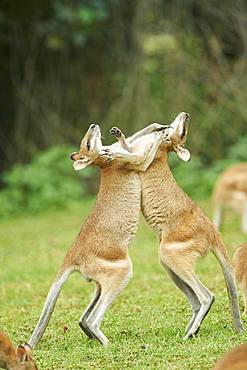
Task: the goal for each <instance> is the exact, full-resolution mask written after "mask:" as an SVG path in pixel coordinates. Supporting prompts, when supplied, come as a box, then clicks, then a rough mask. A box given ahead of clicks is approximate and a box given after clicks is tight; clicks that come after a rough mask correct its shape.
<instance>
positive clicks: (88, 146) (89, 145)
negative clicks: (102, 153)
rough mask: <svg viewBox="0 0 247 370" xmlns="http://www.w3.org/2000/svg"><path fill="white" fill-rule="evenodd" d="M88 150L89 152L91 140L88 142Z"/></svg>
mask: <svg viewBox="0 0 247 370" xmlns="http://www.w3.org/2000/svg"><path fill="white" fill-rule="evenodd" d="M87 150H88V151H89V150H90V141H89V140H88V141H87Z"/></svg>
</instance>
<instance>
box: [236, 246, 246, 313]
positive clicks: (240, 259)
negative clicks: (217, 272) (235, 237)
mask: <svg viewBox="0 0 247 370" xmlns="http://www.w3.org/2000/svg"><path fill="white" fill-rule="evenodd" d="M233 267H234V273H235V276H236V279H237V282H238V284H239V287H240V289H241V290H242V293H243V297H244V314H245V315H246V314H247V243H244V244H242V245H240V247H238V248H237V249H236V251H235V253H234V255H233Z"/></svg>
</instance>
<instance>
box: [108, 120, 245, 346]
mask: <svg viewBox="0 0 247 370" xmlns="http://www.w3.org/2000/svg"><path fill="white" fill-rule="evenodd" d="M188 119H189V115H188V114H187V113H181V114H179V115H178V116H177V118H176V119H175V121H174V122H173V123H172V124H171V125H170V130H169V134H168V137H167V138H166V139H165V140H163V141H162V143H161V145H160V146H159V149H158V151H157V154H156V156H155V159H154V160H153V162H152V164H151V165H150V166H149V168H148V169H147V171H146V172H143V173H141V172H140V178H141V184H142V198H141V208H142V213H143V215H144V217H145V219H146V221H147V222H148V224H149V225H150V226H151V227H152V228H153V230H154V231H156V232H157V234H158V236H159V240H160V246H159V258H160V262H161V265H162V266H163V267H164V268H165V269H166V270H167V272H168V274H169V275H170V277H171V278H172V280H173V281H174V283H175V284H176V285H177V287H178V288H179V289H180V290H181V291H182V292H183V293H184V294H185V295H186V297H187V299H188V301H189V303H190V305H191V307H192V311H193V314H192V318H191V320H190V322H189V324H188V326H187V329H186V335H185V339H187V338H189V337H191V336H193V335H194V334H196V333H197V332H198V330H199V328H200V325H201V323H202V321H203V319H204V318H205V317H206V315H207V313H208V312H209V310H210V308H211V306H212V304H213V302H214V296H213V294H212V293H211V292H210V291H209V290H208V289H207V288H206V287H205V286H204V285H203V284H202V283H201V281H200V280H199V278H198V277H197V275H196V273H195V263H196V261H197V259H198V258H199V257H201V256H204V255H205V254H206V253H207V252H208V251H209V250H210V249H211V250H212V251H213V253H214V254H215V256H216V258H217V260H218V261H219V263H220V265H221V267H222V270H223V274H224V277H225V281H226V285H227V290H228V295H229V301H230V307H231V313H232V318H233V323H234V326H235V328H236V330H237V331H239V332H241V331H242V330H243V326H242V323H241V321H240V314H239V306H238V299H237V291H236V286H235V281H234V276H233V273H232V268H231V263H230V259H229V257H228V254H227V251H226V248H225V246H224V244H223V241H222V240H221V237H220V234H219V232H218V230H217V229H216V228H215V226H214V225H213V224H212V222H211V221H210V220H209V218H208V217H207V216H206V215H205V213H204V212H203V211H202V209H201V208H200V207H199V206H198V205H197V204H195V203H194V202H193V201H192V200H191V199H190V198H189V197H188V195H187V194H185V193H184V192H183V190H181V189H180V187H179V186H178V185H177V183H176V180H175V179H174V177H173V175H172V173H171V170H170V168H169V165H168V153H169V152H171V151H174V152H175V153H177V155H178V157H179V158H180V159H182V160H184V161H188V160H189V158H190V153H189V151H188V150H187V149H185V148H184V147H183V145H184V143H185V140H186V137H187V131H188ZM150 127H152V125H151V126H150ZM114 131H116V129H114ZM113 133H114V132H113ZM142 135H143V132H142V131H140V132H139V133H136V134H135V135H133V136H131V137H130V138H128V139H126V140H125V138H124V136H121V131H120V130H119V132H118V135H117V138H118V139H119V138H120V139H119V141H120V143H121V142H122V141H124V142H125V147H127V146H129V149H130V151H135V139H136V138H138V145H140V140H141V137H142ZM185 176H186V174H185Z"/></svg>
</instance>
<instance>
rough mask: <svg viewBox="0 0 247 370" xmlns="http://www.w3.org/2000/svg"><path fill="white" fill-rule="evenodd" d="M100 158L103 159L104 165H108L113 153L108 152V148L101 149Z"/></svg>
mask: <svg viewBox="0 0 247 370" xmlns="http://www.w3.org/2000/svg"><path fill="white" fill-rule="evenodd" d="M100 157H101V158H102V159H103V161H104V162H106V163H110V162H111V161H112V160H113V158H114V155H113V153H112V152H111V151H110V149H108V148H103V149H102V150H101V151H100Z"/></svg>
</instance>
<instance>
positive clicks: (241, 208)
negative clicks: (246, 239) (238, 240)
mask: <svg viewBox="0 0 247 370" xmlns="http://www.w3.org/2000/svg"><path fill="white" fill-rule="evenodd" d="M213 203H214V216H213V222H214V224H215V226H217V227H218V228H219V227H220V225H221V222H222V216H223V211H224V208H226V207H228V208H232V209H235V210H236V211H237V212H238V213H240V214H241V218H242V223H241V229H242V231H243V232H244V233H247V163H238V164H235V165H233V166H230V167H229V168H227V169H226V170H225V171H224V172H223V173H222V174H221V175H220V177H219V179H218V181H217V183H216V185H215V188H214V191H213Z"/></svg>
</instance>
